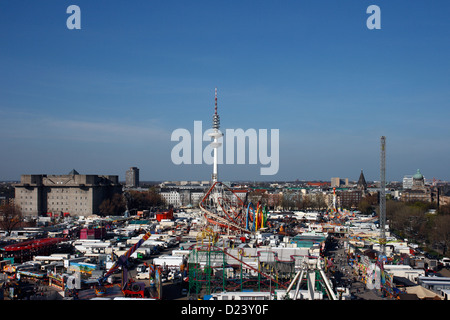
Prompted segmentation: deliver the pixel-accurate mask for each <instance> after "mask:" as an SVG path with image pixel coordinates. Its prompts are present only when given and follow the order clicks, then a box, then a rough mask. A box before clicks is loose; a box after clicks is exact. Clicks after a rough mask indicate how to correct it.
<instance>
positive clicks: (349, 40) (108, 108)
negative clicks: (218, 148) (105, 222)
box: [0, 0, 450, 181]
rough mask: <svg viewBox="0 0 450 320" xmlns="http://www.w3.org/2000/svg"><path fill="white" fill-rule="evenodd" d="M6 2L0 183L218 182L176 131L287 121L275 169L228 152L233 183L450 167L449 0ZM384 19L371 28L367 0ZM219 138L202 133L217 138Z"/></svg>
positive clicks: (1, 40)
mask: <svg viewBox="0 0 450 320" xmlns="http://www.w3.org/2000/svg"><path fill="white" fill-rule="evenodd" d="M70 4H72V3H61V2H60V1H46V2H45V3H40V2H39V3H37V2H33V1H14V2H2V3H0V48H1V50H0V74H2V77H0V149H1V150H2V151H3V152H2V161H1V165H0V180H19V179H20V175H22V174H67V172H69V171H70V170H71V169H72V168H75V169H76V170H77V171H79V172H80V173H82V174H112V175H119V177H120V180H125V172H126V170H127V169H129V167H131V166H136V167H138V168H139V169H140V180H141V181H164V180H209V179H210V178H211V173H212V166H211V165H206V164H202V165H194V164H191V165H175V164H173V163H172V162H171V150H172V148H173V147H174V145H175V144H176V142H173V141H171V139H170V136H171V133H172V132H173V131H174V130H176V129H178V128H185V129H187V130H189V131H191V132H193V126H194V121H202V122H203V127H204V129H207V128H210V127H211V126H212V116H213V113H214V89H215V88H216V87H217V88H218V110H219V114H220V120H221V130H225V129H226V128H230V129H237V128H242V129H243V130H246V129H250V128H254V129H256V130H258V129H267V130H269V131H270V130H271V129H279V135H280V136H279V144H280V145H279V157H280V158H279V171H278V173H277V174H276V175H273V176H261V175H260V172H259V170H260V167H261V166H260V164H257V165H248V164H246V165H236V164H234V165H229V164H221V165H219V180H223V181H237V180H241V181H245V180H250V181H252V180H254V181H283V180H284V181H294V180H296V179H299V180H323V181H329V180H330V179H331V178H332V177H342V178H348V179H349V180H358V177H359V174H360V171H361V169H362V170H363V171H364V175H365V177H366V179H367V180H370V181H377V180H379V179H380V178H379V177H380V174H379V172H380V169H379V168H380V137H381V136H386V179H387V181H401V180H402V178H403V177H404V176H406V175H412V174H414V173H415V172H416V171H417V169H420V171H421V172H422V174H423V175H424V176H425V177H426V178H428V179H431V178H433V177H434V178H436V179H441V180H450V172H449V171H448V169H447V168H448V163H449V162H450V148H448V141H449V138H450V128H449V126H448V124H447V122H448V121H447V119H448V118H449V116H450V108H449V107H450V99H449V98H450V97H449V95H450V91H449V90H448V88H449V84H450V77H449V71H450V61H449V59H448V57H449V56H450V44H449V43H448V39H449V36H450V34H449V33H450V21H449V20H448V18H447V17H446V13H447V12H448V11H449V9H450V4H449V3H447V2H445V1H433V3H429V2H427V1H403V0H402V1H396V2H395V3H391V2H389V1H385V0H375V1H363V2H361V1H356V0H355V1H345V2H344V1H340V2H336V1H328V0H324V1H320V3H315V2H310V1H285V2H283V3H282V4H280V3H275V2H272V1H249V2H244V3H242V2H237V1H236V2H234V1H217V2H214V3H211V2H206V1H193V2H189V3H186V2H183V1H171V2H163V3H161V2H156V1H148V2H145V3H140V2H139V3H138V2H136V3H135V2H127V3H126V4H123V3H119V2H116V1H108V2H106V1H96V2H95V3H92V2H89V1H85V0H77V1H75V2H74V3H73V4H75V5H78V6H79V7H80V8H81V29H80V30H69V29H68V28H67V27H66V20H67V19H68V18H69V16H70V14H68V13H66V9H67V7H68V6H69V5H70ZM372 4H375V5H378V6H379V7H380V8H381V29H379V30H369V29H368V28H367V26H366V20H367V19H368V17H369V14H367V13H366V9H367V8H368V6H369V5H372ZM207 144H208V142H204V146H206V145H207Z"/></svg>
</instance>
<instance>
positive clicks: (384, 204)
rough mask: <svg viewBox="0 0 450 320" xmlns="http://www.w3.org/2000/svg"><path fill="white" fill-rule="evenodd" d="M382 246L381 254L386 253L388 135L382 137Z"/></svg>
mask: <svg viewBox="0 0 450 320" xmlns="http://www.w3.org/2000/svg"><path fill="white" fill-rule="evenodd" d="M380 246H381V254H382V255H383V256H385V255H386V137H385V136H382V137H381V159H380Z"/></svg>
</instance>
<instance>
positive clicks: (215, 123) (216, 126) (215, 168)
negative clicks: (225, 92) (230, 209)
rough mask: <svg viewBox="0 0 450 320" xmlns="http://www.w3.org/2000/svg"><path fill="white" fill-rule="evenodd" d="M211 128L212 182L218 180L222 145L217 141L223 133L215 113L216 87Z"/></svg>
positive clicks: (217, 115)
mask: <svg viewBox="0 0 450 320" xmlns="http://www.w3.org/2000/svg"><path fill="white" fill-rule="evenodd" d="M212 128H213V130H214V132H212V133H210V134H209V136H210V137H212V138H214V141H213V142H211V144H210V146H211V147H212V148H214V164H213V173H212V177H211V178H212V179H211V180H212V184H214V183H215V182H217V181H218V163H219V160H218V159H219V157H218V148H219V147H220V146H221V145H222V143H220V142H219V138H221V137H222V136H223V134H222V133H221V132H220V131H219V128H220V117H219V114H218V113H217V88H216V89H215V92H214V115H213V125H212Z"/></svg>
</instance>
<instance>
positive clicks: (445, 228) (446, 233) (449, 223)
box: [431, 214, 450, 255]
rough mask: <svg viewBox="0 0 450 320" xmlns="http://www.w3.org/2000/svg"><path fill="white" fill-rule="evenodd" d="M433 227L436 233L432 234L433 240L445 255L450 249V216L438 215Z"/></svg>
mask: <svg viewBox="0 0 450 320" xmlns="http://www.w3.org/2000/svg"><path fill="white" fill-rule="evenodd" d="M433 225H434V232H432V234H431V239H432V240H433V242H434V243H435V244H436V245H437V246H438V247H439V248H440V249H442V254H443V255H445V254H446V253H447V251H448V249H449V248H450V215H447V214H446V215H437V216H436V217H435V219H434V223H433Z"/></svg>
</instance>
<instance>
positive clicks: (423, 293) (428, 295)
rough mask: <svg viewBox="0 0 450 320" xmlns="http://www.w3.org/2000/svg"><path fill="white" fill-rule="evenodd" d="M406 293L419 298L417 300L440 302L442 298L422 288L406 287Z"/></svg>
mask: <svg viewBox="0 0 450 320" xmlns="http://www.w3.org/2000/svg"><path fill="white" fill-rule="evenodd" d="M406 292H407V293H411V294H415V295H417V296H418V297H419V299H425V298H428V299H430V298H431V299H440V300H442V299H443V297H442V296H440V295H439V294H437V293H435V292H433V291H431V290H429V289H427V288H424V287H422V286H413V287H406Z"/></svg>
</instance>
